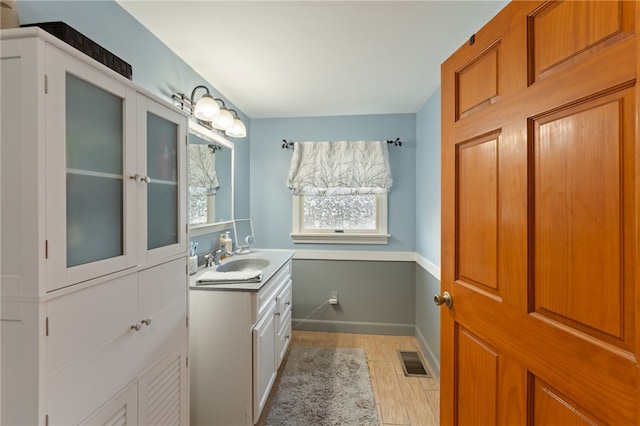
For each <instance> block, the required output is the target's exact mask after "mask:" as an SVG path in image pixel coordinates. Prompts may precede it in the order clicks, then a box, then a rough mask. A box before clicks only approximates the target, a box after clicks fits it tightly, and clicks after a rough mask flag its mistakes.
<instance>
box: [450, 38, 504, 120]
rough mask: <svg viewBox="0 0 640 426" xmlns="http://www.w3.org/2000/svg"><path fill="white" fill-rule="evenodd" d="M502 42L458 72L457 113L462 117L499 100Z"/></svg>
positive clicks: (457, 115)
mask: <svg viewBox="0 0 640 426" xmlns="http://www.w3.org/2000/svg"><path fill="white" fill-rule="evenodd" d="M500 64H501V61H500V42H499V41H498V42H496V44H495V45H493V46H491V47H489V48H488V49H487V50H486V51H485V52H483V53H482V54H481V55H480V56H479V57H478V58H476V59H474V60H473V62H471V63H469V64H468V65H466V66H465V67H464V68H462V69H461V70H460V71H458V72H457V74H456V79H457V86H458V88H457V89H458V90H457V95H458V100H457V103H456V105H457V114H456V117H458V118H459V117H461V116H463V115H465V114H467V113H469V112H471V111H473V110H475V109H479V108H482V107H483V106H486V105H489V104H491V103H493V102H495V101H497V100H498V97H499V96H500V80H501V79H500V78H499V77H500V76H499V73H500V71H501V70H500Z"/></svg>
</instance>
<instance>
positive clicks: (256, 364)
mask: <svg viewBox="0 0 640 426" xmlns="http://www.w3.org/2000/svg"><path fill="white" fill-rule="evenodd" d="M275 309H276V303H275V300H272V301H271V303H270V304H269V307H268V308H267V311H266V313H265V314H264V316H263V317H262V319H260V321H259V322H258V323H257V324H256V326H255V328H254V329H253V422H254V423H256V422H257V421H258V419H259V418H260V413H261V412H262V409H263V408H264V405H265V403H266V402H267V397H268V396H269V391H270V390H271V386H273V382H274V381H275V380H276V322H275Z"/></svg>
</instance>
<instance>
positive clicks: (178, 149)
mask: <svg viewBox="0 0 640 426" xmlns="http://www.w3.org/2000/svg"><path fill="white" fill-rule="evenodd" d="M142 117H144V119H141V118H142ZM138 119H139V120H140V121H139V122H138V140H139V143H140V145H139V147H138V159H143V161H144V164H140V166H139V167H140V169H141V170H144V173H145V177H144V182H146V185H144V186H143V188H142V191H146V197H140V203H141V204H139V210H140V212H139V214H143V215H144V216H143V217H142V220H144V222H141V223H145V222H146V226H141V227H140V232H141V235H142V238H141V239H140V251H141V255H140V257H141V258H142V259H143V260H144V259H146V260H147V261H151V260H156V259H161V258H163V257H167V256H171V255H174V254H179V253H181V252H183V251H186V246H187V245H186V240H187V235H186V232H187V231H186V196H185V190H186V186H185V184H186V166H185V164H186V157H185V155H186V127H187V126H186V117H185V116H183V115H182V114H180V113H178V112H177V111H175V110H172V109H170V108H167V107H165V106H163V105H160V104H158V103H157V102H155V101H153V100H151V99H148V98H146V97H145V96H143V95H140V94H139V95H138ZM142 141H144V142H145V143H141V142H142ZM145 204H146V205H145ZM143 228H144V229H143Z"/></svg>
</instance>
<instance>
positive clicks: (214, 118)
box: [171, 85, 247, 138]
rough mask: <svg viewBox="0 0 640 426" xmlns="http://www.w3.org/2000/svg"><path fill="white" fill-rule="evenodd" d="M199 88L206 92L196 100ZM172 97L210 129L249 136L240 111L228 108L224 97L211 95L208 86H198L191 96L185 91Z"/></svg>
mask: <svg viewBox="0 0 640 426" xmlns="http://www.w3.org/2000/svg"><path fill="white" fill-rule="evenodd" d="M198 89H204V90H206V93H205V94H204V95H202V97H200V99H198V100H197V101H196V91H197V90H198ZM171 97H172V98H173V99H174V100H176V101H177V102H178V103H179V104H180V108H181V109H182V110H185V111H188V112H189V113H191V115H193V116H194V117H195V118H196V119H197V120H198V122H199V123H200V124H201V125H203V126H205V127H207V128H209V129H218V130H222V131H224V132H225V134H226V135H227V136H231V137H234V138H244V137H245V136H247V128H246V126H245V124H244V123H243V122H242V120H241V119H240V117H238V113H237V112H236V111H235V110H233V109H229V108H227V106H226V105H225V103H224V101H223V100H222V99H219V98H214V97H213V96H211V92H210V91H209V88H208V87H207V86H204V85H198V86H196V87H195V88H194V89H193V91H191V97H190V98H189V97H187V96H185V95H184V93H174V94H173V95H172V96H171ZM232 112H233V114H232Z"/></svg>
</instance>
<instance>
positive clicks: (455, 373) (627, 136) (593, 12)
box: [441, 1, 640, 425]
mask: <svg viewBox="0 0 640 426" xmlns="http://www.w3.org/2000/svg"><path fill="white" fill-rule="evenodd" d="M637 7H638V3H637V2H616V1H612V2H592V1H585V2H560V1H558V2H554V1H550V2H538V1H536V2H511V3H509V4H508V5H507V6H506V7H505V9H503V11H502V12H501V13H500V14H498V15H497V16H496V17H495V18H494V19H493V20H492V21H491V22H490V23H488V24H487V25H486V26H485V27H484V28H483V29H481V30H480V31H479V32H478V33H476V34H475V37H474V39H475V42H474V43H467V44H465V45H464V46H462V47H461V48H460V49H459V50H458V51H457V52H456V53H454V54H453V55H452V56H451V57H450V58H449V59H448V60H447V61H446V62H445V63H444V64H443V66H442V182H443V188H442V281H441V285H442V291H447V292H449V293H450V294H451V296H452V298H453V305H452V307H451V308H446V307H443V308H442V312H441V327H442V336H441V351H442V356H441V366H442V367H441V424H443V425H445V424H575V425H580V424H637V423H638V420H639V419H638V401H639V400H640V398H639V397H640V394H639V392H638V377H639V375H638V371H639V370H638V361H637V359H638V341H637V338H636V336H635V335H636V332H637V330H638V316H637V309H638V306H640V301H639V299H638V291H637V286H638V274H637V272H636V265H637V259H638V249H637V245H638V235H639V232H638V231H639V230H638V226H639V225H638V223H637V222H638V221H637V218H638V217H640V207H639V201H638V197H637V194H638V181H639V178H638V176H639V175H640V173H639V172H638V164H637V158H638V155H640V147H639V146H638V145H639V142H638V128H637V123H638V122H639V121H640V120H639V115H638V108H637V102H638V96H639V95H638V93H637V89H636V76H637V71H638V68H639V65H638V56H637V55H638V46H637V42H636V37H635V33H637V31H638V22H637V21H638V16H639V15H640V12H639V11H638V10H636V8H637ZM489 64H491V65H489ZM474 68H475V69H477V70H479V71H478V72H477V74H474V73H475V71H473V69H474ZM506 70H508V72H505V71H506ZM480 75H484V76H485V77H486V79H487V81H486V82H484V81H483V80H482V78H480ZM494 77H495V80H494ZM474 85H479V86H482V85H484V86H482V87H473V86H474ZM488 99H490V101H488Z"/></svg>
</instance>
